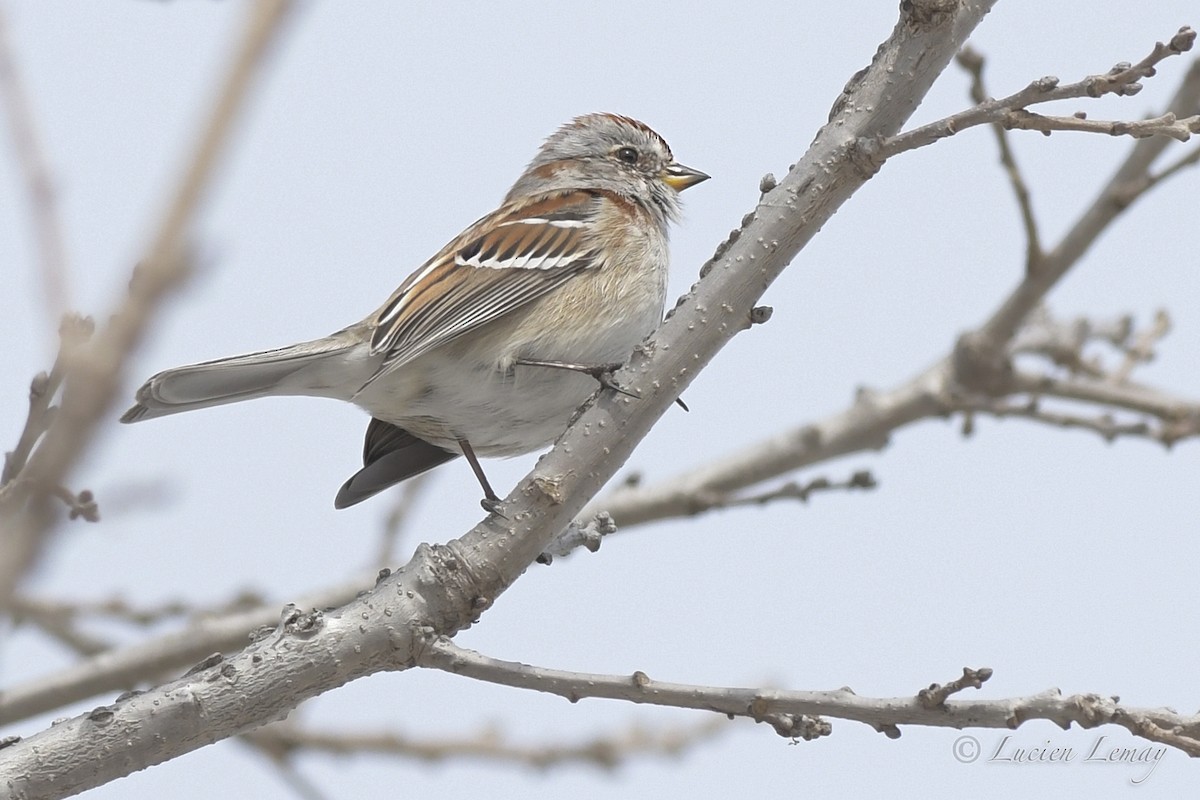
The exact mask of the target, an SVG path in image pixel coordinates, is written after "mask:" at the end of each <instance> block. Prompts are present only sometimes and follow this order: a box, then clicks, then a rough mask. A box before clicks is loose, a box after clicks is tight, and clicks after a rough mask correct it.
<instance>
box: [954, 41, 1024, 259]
mask: <svg viewBox="0 0 1200 800" xmlns="http://www.w3.org/2000/svg"><path fill="white" fill-rule="evenodd" d="M956 60H957V61H958V64H959V66H961V67H962V68H963V69H965V70H966V71H967V72H968V74H970V76H971V99H972V100H973V101H975V102H976V103H983V102H986V101H987V99H988V93H987V90H986V88H985V87H984V83H983V66H984V58H983V56H982V55H980V54H979V53H978V52H976V51H975V50H974V49H973V48H972V47H971V46H970V45H967V46H966V47H964V48H963V49H962V50H960V51H959V53H958V56H957V58H956ZM992 131H993V132H994V133H995V134H996V147H997V149H998V150H999V151H1000V164H1001V166H1003V167H1004V172H1005V174H1006V175H1007V176H1008V182H1009V184H1010V185H1011V186H1012V190H1013V194H1014V195H1015V196H1016V198H1017V208H1018V209H1019V210H1020V212H1021V222H1022V224H1023V225H1024V226H1025V270H1026V271H1027V272H1031V271H1032V270H1033V269H1034V268H1035V267H1036V265H1037V263H1038V261H1039V260H1040V259H1041V257H1042V241H1041V234H1040V233H1039V232H1038V224H1037V218H1036V217H1035V216H1034V213H1033V200H1032V198H1031V197H1030V195H1029V186H1028V184H1026V183H1025V178H1024V176H1023V175H1022V174H1021V169H1020V167H1018V166H1017V158H1016V156H1015V155H1014V154H1013V151H1012V147H1011V146H1010V145H1009V142H1008V129H1007V128H1005V127H1004V126H1003V125H1000V124H996V125H993V126H992Z"/></svg>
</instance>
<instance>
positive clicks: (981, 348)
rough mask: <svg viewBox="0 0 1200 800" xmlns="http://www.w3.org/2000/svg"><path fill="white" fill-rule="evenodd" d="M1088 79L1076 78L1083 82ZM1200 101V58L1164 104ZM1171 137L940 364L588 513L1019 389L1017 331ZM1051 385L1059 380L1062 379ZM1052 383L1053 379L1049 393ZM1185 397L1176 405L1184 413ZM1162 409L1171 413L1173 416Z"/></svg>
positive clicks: (762, 476) (773, 467)
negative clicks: (967, 398) (958, 402)
mask: <svg viewBox="0 0 1200 800" xmlns="http://www.w3.org/2000/svg"><path fill="white" fill-rule="evenodd" d="M1160 52H1165V51H1163V50H1162V48H1156V49H1155V53H1156V54H1157V53H1160ZM1153 56H1154V54H1152V57H1153ZM1131 69H1132V68H1131ZM1086 83H1087V82H1086V81H1084V82H1082V83H1080V84H1077V85H1076V86H1077V87H1083V86H1084V85H1085V84H1086ZM1035 85H1036V82H1035ZM1197 108H1200V67H1198V66H1195V65H1194V66H1193V67H1192V68H1191V69H1189V70H1188V72H1187V74H1186V76H1185V77H1184V79H1183V81H1182V82H1181V84H1180V86H1179V88H1178V89H1177V90H1176V92H1175V95H1174V97H1173V98H1172V99H1171V101H1170V102H1169V103H1168V105H1167V109H1166V111H1170V112H1173V113H1176V114H1192V113H1194V112H1195V110H1196V109H1197ZM918 130H920V129H918ZM1170 141H1171V140H1169V139H1166V138H1163V137H1157V138H1152V139H1142V140H1139V141H1138V142H1137V143H1136V144H1135V145H1134V146H1133V148H1132V150H1131V151H1130V153H1129V155H1128V157H1127V158H1126V159H1125V160H1124V162H1123V163H1122V164H1121V165H1120V166H1119V167H1118V168H1117V170H1116V171H1115V173H1114V174H1113V176H1112V178H1111V179H1110V180H1109V182H1108V184H1107V185H1106V186H1105V187H1104V188H1103V189H1102V190H1101V191H1100V193H1099V195H1098V196H1097V197H1096V199H1095V200H1094V201H1093V202H1092V204H1091V206H1090V207H1088V208H1087V209H1085V210H1084V212H1083V213H1082V214H1081V215H1080V217H1079V219H1078V220H1077V221H1076V223H1075V224H1074V226H1072V227H1071V228H1070V229H1069V231H1068V232H1067V234H1066V235H1065V236H1064V238H1063V239H1062V240H1061V241H1060V242H1059V243H1058V244H1057V245H1056V246H1055V247H1054V248H1053V249H1052V250H1049V251H1046V252H1045V253H1044V254H1043V256H1042V257H1041V258H1040V259H1038V263H1037V269H1035V270H1033V271H1032V272H1030V271H1029V270H1026V271H1025V275H1024V277H1023V279H1022V280H1021V281H1020V283H1018V285H1017V286H1016V287H1015V288H1014V289H1013V291H1012V292H1011V293H1010V294H1009V295H1008V297H1006V298H1005V299H1004V300H1003V301H1002V302H1001V304H1000V305H999V307H998V308H997V309H996V310H995V311H994V312H993V313H992V315H991V316H990V318H989V319H987V320H986V321H984V322H983V323H982V324H981V325H980V326H979V327H978V328H977V329H976V330H975V331H973V332H971V333H968V334H966V335H964V336H963V337H962V338H961V339H960V341H959V344H958V345H957V346H956V347H955V349H954V350H953V351H952V352H951V353H950V354H948V355H947V356H946V357H944V358H943V359H942V360H940V361H938V362H937V363H935V364H934V365H933V366H931V367H929V368H928V369H926V370H924V371H922V372H921V373H919V374H917V375H915V376H913V377H912V378H910V379H909V380H908V381H906V382H904V383H902V384H900V385H898V386H896V387H894V388H892V389H889V390H886V391H875V392H865V393H861V392H860V393H859V395H858V396H857V397H856V398H855V402H854V404H853V405H852V406H851V407H850V408H848V409H847V410H845V411H841V412H839V413H836V414H834V415H832V416H830V417H827V418H825V419H823V420H820V421H817V422H814V423H809V424H806V425H802V426H799V427H795V428H792V429H791V430H788V431H785V432H783V433H781V434H778V435H776V436H773V437H770V438H768V439H764V440H761V441H758V442H754V443H751V444H750V445H748V446H746V447H744V448H743V449H741V450H739V451H737V452H735V453H731V454H728V455H726V456H724V457H721V458H719V459H717V460H715V461H713V462H712V463H710V464H708V465H705V466H701V467H698V468H696V469H693V470H691V471H689V472H687V473H684V474H682V475H679V476H676V477H674V478H671V479H668V480H666V481H663V482H660V483H657V484H653V485H640V486H624V487H621V488H618V489H616V490H615V491H614V492H612V494H610V495H608V496H606V497H604V498H601V499H600V500H599V501H597V502H594V503H592V504H591V505H589V506H588V507H587V508H585V509H584V511H583V517H585V518H587V517H591V516H593V515H595V514H596V513H598V512H599V511H601V510H606V511H608V512H609V513H610V514H611V515H612V517H613V519H615V520H616V523H617V525H618V526H620V528H621V529H622V530H627V529H629V528H630V527H632V526H634V525H637V524H640V523H645V522H652V521H654V520H659V519H666V518H670V517H679V516H686V515H688V514H689V513H690V509H692V508H693V507H694V505H695V502H696V500H695V498H697V497H703V496H706V495H708V494H711V493H717V494H728V493H736V492H740V491H744V490H746V489H747V488H749V487H753V486H755V485H757V484H760V483H762V482H764V481H767V480H770V479H772V478H775V477H778V476H780V475H783V474H785V473H788V472H791V471H793V470H797V469H801V468H803V467H808V466H812V465H813V464H817V463H820V462H823V461H827V460H829V459H832V458H836V457H838V456H843V455H847V454H850V453H856V452H862V451H868V450H879V449H882V448H883V447H886V446H887V443H888V440H889V437H890V435H891V433H892V432H893V431H895V430H897V429H899V428H902V427H904V426H906V425H908V424H910V423H913V422H916V421H919V420H924V419H929V418H933V417H943V416H946V415H948V414H950V413H953V410H954V402H955V398H956V397H958V396H961V395H963V394H964V392H963V391H962V390H963V388H964V387H965V388H967V389H968V390H969V391H967V392H966V394H970V393H972V392H973V393H975V394H979V395H983V396H989V397H1003V396H1006V395H1008V394H1011V393H1013V392H1018V391H1020V389H1019V388H1018V387H1015V386H1014V384H1013V368H1012V363H1011V352H1010V351H1009V349H1008V348H1009V346H1010V344H1011V343H1012V342H1013V341H1014V337H1015V336H1016V334H1017V331H1018V330H1019V329H1020V328H1021V327H1022V325H1024V324H1025V321H1026V319H1027V318H1028V317H1029V315H1030V313H1031V312H1033V311H1034V310H1035V309H1037V308H1038V307H1039V306H1040V305H1041V303H1042V301H1043V299H1044V298H1045V296H1046V294H1047V293H1048V292H1049V291H1050V290H1051V289H1052V288H1053V287H1054V286H1055V285H1056V284H1057V283H1058V281H1059V280H1061V278H1062V277H1063V276H1064V275H1065V274H1066V273H1067V271H1068V270H1069V269H1070V268H1071V267H1073V266H1074V265H1076V264H1077V263H1078V262H1079V260H1080V259H1081V258H1082V257H1083V255H1084V253H1085V252H1086V251H1087V250H1088V249H1089V248H1090V247H1091V245H1092V244H1093V243H1094V242H1095V241H1096V239H1097V238H1098V237H1099V236H1100V235H1101V233H1103V232H1104V231H1105V230H1106V229H1107V228H1108V226H1109V225H1111V224H1112V223H1113V222H1114V221H1115V220H1116V218H1117V217H1118V216H1119V215H1120V214H1121V213H1122V212H1123V211H1125V210H1126V209H1128V208H1129V207H1130V206H1131V205H1132V204H1133V203H1134V202H1135V201H1136V200H1138V199H1139V198H1140V197H1142V196H1143V195H1144V194H1145V193H1146V192H1147V191H1148V190H1149V189H1150V188H1151V187H1152V186H1154V185H1155V182H1154V181H1152V180H1150V178H1149V177H1148V176H1149V175H1150V168H1151V167H1152V165H1153V164H1154V162H1155V160H1156V159H1157V158H1158V157H1159V156H1160V155H1161V154H1162V152H1163V150H1164V148H1165V147H1166V146H1167V144H1168V143H1169V142H1170ZM1022 379H1024V378H1022ZM1038 380H1043V379H1041V378H1039V379H1038ZM1051 386H1053V387H1054V388H1060V387H1058V386H1057V385H1056V384H1051ZM1061 388H1062V390H1063V391H1069V392H1078V391H1081V390H1082V389H1083V388H1084V387H1082V386H1079V385H1076V384H1070V385H1069V386H1065V387H1061ZM1089 388H1090V387H1089ZM1050 391H1051V389H1050V388H1047V389H1045V392H1044V393H1047V394H1048V393H1049V392H1050ZM1107 397H1108V398H1111V397H1112V395H1107ZM1122 398H1123V400H1125V401H1131V403H1132V404H1131V405H1121V407H1124V408H1130V409H1133V410H1143V411H1146V412H1147V413H1154V412H1152V411H1150V409H1151V408H1157V409H1159V410H1163V411H1166V407H1167V406H1175V407H1176V408H1177V409H1178V406H1177V405H1176V404H1175V403H1171V402H1168V403H1166V404H1165V405H1164V403H1163V402H1162V394H1161V393H1159V392H1155V391H1150V392H1141V391H1138V390H1133V391H1132V394H1131V395H1122ZM1072 399H1074V398H1072ZM1078 399H1083V398H1078ZM1187 405H1188V404H1184V408H1182V409H1179V410H1180V411H1181V412H1182V413H1183V415H1184V416H1183V418H1185V419H1186V418H1187V411H1186V406H1187ZM1139 406H1140V407H1141V408H1139ZM1169 413H1174V412H1168V414H1169ZM1162 418H1163V419H1164V420H1165V419H1168V416H1166V415H1164V416H1163V417H1162ZM1170 435H1174V434H1170Z"/></svg>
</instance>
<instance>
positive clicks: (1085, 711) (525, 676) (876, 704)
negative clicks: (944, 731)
mask: <svg viewBox="0 0 1200 800" xmlns="http://www.w3.org/2000/svg"><path fill="white" fill-rule="evenodd" d="M418 662H419V663H420V665H421V666H423V667H431V668H433V669H440V670H443V671H446V672H450V673H453V674H455V675H465V676H466V677H468V678H474V679H476V680H481V681H486V682H488V683H496V684H500V685H502V686H511V687H514V688H518V689H532V690H534V691H539V692H546V693H548V694H554V695H558V696H559V697H565V698H566V699H568V700H570V701H571V702H573V703H574V702H578V701H579V700H581V699H583V698H585V697H602V698H608V699H613V700H624V701H626V702H630V703H645V704H650V705H657V706H668V707H672V708H692V709H697V710H701V711H713V712H716V713H718V714H725V715H727V716H731V717H748V718H750V719H753V720H755V721H758V722H762V721H766V718H767V717H774V718H793V719H796V718H800V717H808V718H812V717H822V718H823V717H835V718H837V719H846V720H851V721H854V722H861V723H864V724H866V725H870V726H871V727H873V728H875V729H876V730H878V731H881V732H883V733H885V734H886V735H888V736H889V738H895V737H896V736H899V733H900V729H899V726H901V725H924V726H929V727H936V728H958V729H960V730H961V729H964V728H1005V729H1010V730H1011V729H1016V728H1018V727H1019V726H1021V725H1023V724H1024V723H1026V722H1028V721H1029V720H1033V719H1041V720H1049V721H1051V722H1054V723H1055V724H1057V725H1059V726H1060V727H1062V728H1063V729H1067V728H1070V726H1071V725H1072V724H1075V725H1078V726H1080V727H1081V728H1094V727H1097V726H1099V725H1119V726H1121V727H1123V728H1125V729H1126V730H1128V731H1129V732H1130V733H1133V734H1134V735H1135V736H1140V737H1142V738H1143V739H1147V740H1149V741H1152V742H1158V743H1161V744H1166V745H1169V746H1171V747H1175V748H1177V749H1179V750H1182V751H1183V752H1185V753H1187V754H1188V755H1190V756H1200V715H1193V716H1190V717H1185V716H1182V715H1180V714H1178V713H1176V712H1174V711H1171V710H1170V709H1157V708H1156V709H1149V708H1132V707H1129V706H1122V705H1121V704H1120V702H1119V700H1118V698H1115V697H1102V696H1100V695H1096V694H1082V695H1079V694H1077V695H1071V696H1068V697H1063V695H1062V693H1061V692H1059V691H1058V690H1057V689H1050V690H1048V691H1045V692H1042V693H1040V694H1036V695H1031V696H1028V697H1017V698H1009V699H1002V700H974V701H965V700H948V699H947V698H948V697H949V696H950V695H951V694H953V693H954V692H958V691H962V690H963V689H965V688H967V687H968V686H970V687H974V688H978V687H979V686H981V685H982V684H983V682H984V681H986V680H987V679H988V678H990V677H991V675H992V671H991V670H990V669H987V668H983V669H979V670H969V669H968V670H964V671H963V677H962V678H959V679H957V680H956V681H953V682H951V683H950V684H948V685H947V686H946V687H941V686H938V685H937V684H934V685H933V686H931V687H930V688H929V689H923V690H922V691H921V693H919V694H918V695H917V696H912V697H887V698H871V697H861V696H859V695H856V694H855V693H854V692H853V691H851V690H850V689H845V688H843V689H835V690H833V691H818V692H798V691H786V690H781V689H765V688H731V687H716V686H697V685H694V684H680V683H666V682H663V681H656V680H651V679H650V678H649V677H648V676H647V675H646V674H645V673H642V672H635V673H633V675H632V676H630V675H598V674H591V673H580V672H567V671H564V670H554V669H545V668H543V667H532V666H529V665H528V664H518V663H515V662H512V661H501V660H500V659H495V658H490V657H488V656H485V655H482V654H480V653H476V652H474V651H472V650H466V649H464V648H461V647H458V646H457V645H455V644H454V643H453V642H451V641H450V640H448V639H445V638H439V639H436V640H434V641H431V642H430V643H429V644H428V646H427V647H426V648H425V649H424V650H423V651H422V652H421V654H420V655H419V656H418ZM777 730H778V728H777ZM781 733H782V735H785V736H791V735H794V734H792V733H789V732H781Z"/></svg>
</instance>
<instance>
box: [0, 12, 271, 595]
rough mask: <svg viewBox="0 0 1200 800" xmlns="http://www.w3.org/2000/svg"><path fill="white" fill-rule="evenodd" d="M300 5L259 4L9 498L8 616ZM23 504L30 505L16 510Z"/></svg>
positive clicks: (3, 522)
mask: <svg viewBox="0 0 1200 800" xmlns="http://www.w3.org/2000/svg"><path fill="white" fill-rule="evenodd" d="M291 7H292V2H291V0H259V2H257V3H256V4H255V6H254V8H253V11H252V13H251V14H250V17H249V20H248V24H247V27H246V30H245V33H244V35H243V38H242V41H241V42H240V43H239V46H238V49H237V51H236V53H235V56H234V59H233V62H232V64H231V67H230V70H229V74H228V76H227V77H226V80H225V82H224V84H223V86H222V88H221V91H220V92H219V94H218V96H217V100H216V104H215V106H214V109H213V111H212V114H211V116H210V117H209V119H208V120H207V122H206V125H205V127H204V130H203V132H202V134H201V136H200V139H199V142H198V144H197V147H196V151H195V153H194V155H193V156H192V158H191V160H190V161H189V162H188V166H187V168H186V170H185V172H184V175H183V177H182V179H181V181H180V184H179V186H178V188H177V189H176V191H175V194H174V197H173V199H172V200H171V202H170V203H169V204H168V206H167V213H166V216H165V218H164V219H163V221H162V223H161V225H160V226H159V228H158V231H157V233H156V234H155V236H154V238H153V240H152V242H151V244H150V246H149V247H148V248H147V255H146V257H145V260H144V261H143V262H142V263H141V264H140V265H139V266H138V267H137V268H136V269H135V270H134V273H133V277H132V279H131V281H130V285H129V294H128V296H127V297H126V299H125V302H124V303H123V305H122V306H121V307H120V308H119V309H118V310H117V312H116V313H115V314H114V315H112V317H111V319H110V320H109V322H108V324H107V325H106V326H104V328H103V329H101V330H100V331H99V332H98V333H97V335H96V336H95V337H94V338H93V339H92V341H91V345H90V346H89V347H88V348H86V351H85V352H81V353H79V354H77V357H75V358H72V359H70V362H69V363H68V364H66V365H65V370H64V383H65V389H64V392H63V399H62V404H61V407H60V409H59V411H58V413H57V414H56V415H55V418H54V421H53V423H52V424H51V425H50V426H49V428H48V429H47V430H46V433H45V436H44V437H43V439H42V441H41V443H40V444H39V446H38V447H37V450H36V451H35V452H34V453H33V454H32V456H31V457H30V459H29V462H28V463H27V464H26V466H25V468H24V469H23V470H22V473H21V475H20V481H19V483H18V484H17V487H18V488H19V490H20V491H19V492H13V493H10V496H9V498H7V502H5V503H4V507H3V508H0V512H3V513H0V527H2V528H3V529H4V535H5V539H6V548H5V549H6V553H5V558H3V559H0V609H3V608H4V607H6V606H7V604H8V601H9V598H10V597H12V594H13V592H14V590H15V589H16V586H17V584H18V582H19V581H20V580H21V578H22V576H24V575H25V574H26V573H27V572H28V570H29V569H30V568H31V567H32V566H33V565H34V564H35V563H36V562H37V560H38V558H39V555H40V553H41V552H42V549H43V548H44V546H45V544H46V539H47V537H48V534H49V530H50V528H51V525H52V524H53V521H54V514H53V513H52V511H51V508H50V506H49V504H48V503H47V502H46V497H47V494H48V493H49V492H51V491H53V490H54V488H55V487H57V486H59V485H61V484H62V482H63V481H64V479H65V478H66V476H67V474H68V473H69V472H70V470H71V469H72V468H73V467H74V466H75V464H76V463H77V462H78V460H79V458H80V457H81V456H82V455H83V454H84V452H86V450H87V449H88V447H89V445H90V443H91V440H92V437H93V436H94V434H95V430H96V426H97V424H98V423H99V421H100V418H101V416H102V415H103V414H104V413H105V412H106V411H107V410H108V409H109V407H110V406H111V405H112V403H113V400H114V399H115V396H116V392H117V390H118V389H119V387H120V384H121V381H120V378H121V375H122V373H123V368H124V365H125V362H126V361H127V359H128V357H129V355H130V353H132V352H133V350H134V349H135V348H136V347H137V345H138V344H139V343H140V342H141V340H142V337H143V335H144V334H145V332H146V330H147V328H148V327H149V325H150V323H151V321H152V320H153V318H154V316H155V314H156V312H157V310H158V308H159V305H160V304H161V302H162V300H163V298H165V297H166V296H167V295H168V294H169V293H170V292H171V291H173V290H174V289H175V288H176V287H178V286H179V285H180V284H181V283H182V282H183V281H184V280H185V278H186V277H187V271H188V270H187V256H186V250H187V246H188V237H189V235H190V233H189V231H190V228H191V224H192V221H193V219H194V218H195V214H196V212H197V210H198V209H199V208H200V206H201V204H202V202H203V200H204V198H205V196H206V195H207V191H208V188H209V186H210V184H211V182H212V176H213V171H214V170H213V168H214V167H215V166H216V163H217V161H218V160H219V158H220V156H221V154H222V152H223V151H224V149H225V146H226V144H227V143H228V141H229V139H230V135H231V133H232V130H233V127H234V123H235V120H236V119H237V117H238V113H239V111H240V110H241V108H242V106H243V104H244V102H245V100H246V97H247V95H248V94H249V90H250V86H251V85H252V84H253V82H254V77H255V76H256V75H257V74H258V71H259V69H260V68H261V66H262V64H263V63H264V61H265V57H266V55H267V53H268V52H269V50H270V45H271V43H272V41H274V39H275V37H276V34H277V33H278V32H279V30H280V28H281V27H282V23H283V20H284V18H285V17H286V15H287V11H288V10H289V9H290V8H291ZM10 488H11V487H10ZM13 495H16V497H15V498H14V496H13ZM19 501H20V502H19ZM17 505H20V506H22V507H21V508H18V509H17V510H13V507H14V506H17Z"/></svg>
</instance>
